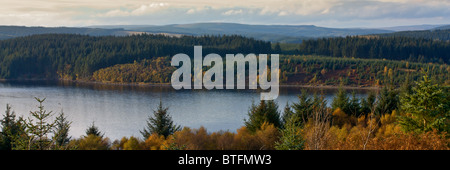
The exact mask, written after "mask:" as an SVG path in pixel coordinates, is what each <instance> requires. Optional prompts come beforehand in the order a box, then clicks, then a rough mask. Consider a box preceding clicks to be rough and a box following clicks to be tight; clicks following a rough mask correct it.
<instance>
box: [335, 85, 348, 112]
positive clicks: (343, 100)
mask: <svg viewBox="0 0 450 170" xmlns="http://www.w3.org/2000/svg"><path fill="white" fill-rule="evenodd" d="M349 105H350V103H349V98H348V96H347V93H346V92H345V90H344V89H342V88H339V91H338V93H337V94H336V96H335V97H334V98H333V101H332V103H331V109H332V110H336V109H337V108H340V109H341V110H342V111H344V113H346V114H347V115H351V113H352V112H351V110H350V109H349V108H350V107H349Z"/></svg>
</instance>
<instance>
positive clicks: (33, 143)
mask: <svg viewBox="0 0 450 170" xmlns="http://www.w3.org/2000/svg"><path fill="white" fill-rule="evenodd" d="M35 99H36V101H37V102H39V106H38V108H39V110H37V111H34V112H30V115H31V117H33V118H34V120H35V121H36V122H33V121H34V120H33V119H30V118H28V122H27V124H26V126H27V129H26V131H27V132H28V134H29V136H28V137H29V139H28V141H29V143H28V148H29V149H31V148H36V149H37V150H47V149H50V147H51V144H52V142H51V140H50V139H49V138H48V135H49V133H51V132H52V129H53V127H54V125H55V123H54V122H48V119H49V118H50V117H51V116H52V111H50V112H47V110H45V109H44V106H43V105H42V104H43V103H44V101H45V98H44V99H39V98H37V97H35Z"/></svg>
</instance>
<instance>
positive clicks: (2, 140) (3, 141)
mask: <svg viewBox="0 0 450 170" xmlns="http://www.w3.org/2000/svg"><path fill="white" fill-rule="evenodd" d="M0 123H1V126H2V131H1V133H0V150H11V149H12V142H13V138H14V136H17V135H19V132H20V131H19V126H18V122H17V120H16V114H15V113H14V111H11V106H10V105H9V104H6V111H5V115H3V119H2V120H0Z"/></svg>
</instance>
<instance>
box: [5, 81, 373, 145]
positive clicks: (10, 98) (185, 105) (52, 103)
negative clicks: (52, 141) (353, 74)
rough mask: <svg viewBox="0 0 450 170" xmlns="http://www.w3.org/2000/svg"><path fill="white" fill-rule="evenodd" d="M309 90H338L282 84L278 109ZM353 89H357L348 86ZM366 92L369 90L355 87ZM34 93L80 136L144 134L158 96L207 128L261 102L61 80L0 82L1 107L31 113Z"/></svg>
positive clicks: (177, 114)
mask: <svg viewBox="0 0 450 170" xmlns="http://www.w3.org/2000/svg"><path fill="white" fill-rule="evenodd" d="M302 89H305V90H306V91H307V92H308V93H309V94H310V95H313V94H314V93H317V94H323V95H324V97H325V99H326V100H327V101H331V100H332V98H333V95H334V93H335V92H336V91H337V89H326V88H302V87H292V86H291V87H280V95H279V97H278V99H276V102H277V103H278V104H279V109H280V111H281V110H282V109H283V107H284V106H285V104H286V103H288V102H289V103H293V102H297V100H298V99H297V95H298V94H300V92H301V90H302ZM348 91H349V92H351V91H353V90H350V89H349V90H348ZM355 92H356V94H357V97H364V96H366V95H367V93H368V92H369V90H355ZM34 97H39V98H47V100H46V101H45V103H44V106H45V108H46V109H47V110H52V111H54V112H55V113H59V112H60V111H61V110H63V111H64V113H65V114H66V115H68V117H69V120H71V121H72V122H73V123H72V126H71V129H70V134H71V135H72V136H74V137H76V138H78V137H79V136H81V135H84V131H85V129H86V128H87V127H88V126H89V125H90V124H91V123H92V122H93V121H95V124H96V125H97V126H98V127H99V128H100V130H101V131H103V132H105V135H106V136H108V137H110V138H111V139H113V140H114V139H120V138H121V137H124V136H127V137H128V136H136V137H141V134H140V133H139V130H142V129H143V128H144V126H145V123H146V119H147V117H148V116H149V115H151V114H152V112H153V109H156V107H157V105H158V103H159V101H160V100H161V101H162V102H163V105H165V106H168V107H169V113H170V114H171V115H172V118H173V120H174V122H175V123H176V124H180V125H182V126H188V127H191V128H199V127H200V126H204V127H206V128H207V129H208V131H210V132H211V131H219V130H229V131H232V132H235V130H236V129H238V128H239V127H241V126H243V124H244V123H243V122H244V121H243V119H245V118H247V113H248V108H249V107H250V105H251V104H252V102H254V101H259V98H260V93H259V92H258V91H257V90H211V91H209V90H179V91H177V90H174V89H173V88H172V87H171V86H170V85H151V86H150V85H145V86H141V85H106V84H99V83H74V82H61V81H8V82H0V111H1V110H5V108H6V104H7V103H9V104H11V105H12V107H13V110H14V111H15V112H16V114H18V115H24V116H26V117H28V116H29V112H30V111H34V110H36V109H37V105H38V103H37V102H36V101H35V100H34Z"/></svg>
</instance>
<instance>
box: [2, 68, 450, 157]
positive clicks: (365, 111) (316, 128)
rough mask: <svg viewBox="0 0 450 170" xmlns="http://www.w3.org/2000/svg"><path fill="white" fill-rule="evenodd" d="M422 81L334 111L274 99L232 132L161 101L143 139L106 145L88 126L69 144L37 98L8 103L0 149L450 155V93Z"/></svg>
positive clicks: (338, 103) (317, 103)
mask: <svg viewBox="0 0 450 170" xmlns="http://www.w3.org/2000/svg"><path fill="white" fill-rule="evenodd" d="M448 90H449V89H444V88H442V87H441V86H439V85H438V84H434V83H432V81H431V80H430V79H428V77H427V76H424V77H423V79H421V80H419V81H417V82H415V83H414V84H413V83H411V84H405V85H403V86H402V88H399V89H393V88H390V87H387V88H383V89H382V90H381V91H380V92H379V93H378V94H375V93H371V94H369V95H368V96H367V97H364V98H357V97H355V95H354V94H352V95H349V94H348V93H346V92H345V91H344V90H339V92H338V93H337V94H336V95H335V97H334V98H333V100H332V101H331V107H328V106H327V101H326V100H325V99H324V97H323V96H322V95H319V94H316V95H314V96H313V97H310V96H309V95H308V94H307V93H306V92H305V91H302V93H301V94H300V95H299V96H298V101H296V102H294V103H290V104H289V103H288V104H286V106H285V107H284V109H281V110H282V111H281V112H280V109H279V106H278V104H277V103H276V102H274V101H260V102H259V103H254V104H252V105H251V106H250V108H249V110H248V119H245V120H244V126H242V127H241V128H239V129H238V130H237V131H236V133H233V132H229V131H218V132H213V133H210V132H207V130H206V129H205V128H204V127H201V128H199V129H191V128H189V127H184V128H181V126H179V125H176V123H174V122H173V121H172V118H171V116H170V113H169V108H167V107H163V105H162V103H161V102H160V104H159V106H158V107H157V109H156V110H154V112H153V114H151V115H149V117H148V119H147V125H146V127H144V128H143V130H142V131H141V134H142V137H143V138H140V137H133V136H132V137H129V138H128V137H123V138H122V139H120V140H115V141H113V142H111V141H110V140H109V138H107V137H105V136H104V134H102V132H101V131H100V130H99V128H98V127H96V126H95V125H94V124H92V125H91V126H90V127H88V128H87V129H86V135H84V136H81V137H80V138H78V139H72V138H71V137H70V136H69V135H68V132H69V129H70V124H71V122H70V121H68V120H67V119H66V117H65V116H64V114H63V113H60V114H59V115H58V117H57V118H56V119H55V121H53V122H52V121H49V118H50V117H51V115H52V112H48V111H46V110H45V109H44V106H43V105H42V103H43V102H44V100H41V99H37V98H36V100H37V101H38V102H39V107H38V109H37V111H32V112H30V116H31V118H28V119H25V118H23V117H19V118H18V119H17V118H16V116H15V113H14V112H13V111H11V107H10V106H9V105H7V110H6V112H5V113H6V114H5V115H3V119H2V120H1V125H2V131H1V134H0V148H1V149H14V150H22V149H23V150H33V149H38V150H48V149H64V150H65V149H81V150H91V149H92V150H98V149H102V150H105V149H115V150H147V149H149V150H179V149H194V150H206V149H214V150H232V149H238V150H246V149H251V150H261V149H263V150H266V149H268V150H272V149H279V150H301V149H308V150H321V149H356V150H366V149H371V150H372V149H381V150H386V149H394V150H404V149H412V150H417V149H425V150H434V149H438V150H448V149H449V148H450V140H449V135H448V133H449V132H450V121H449V120H450V119H449V118H450V95H449V91H448Z"/></svg>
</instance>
